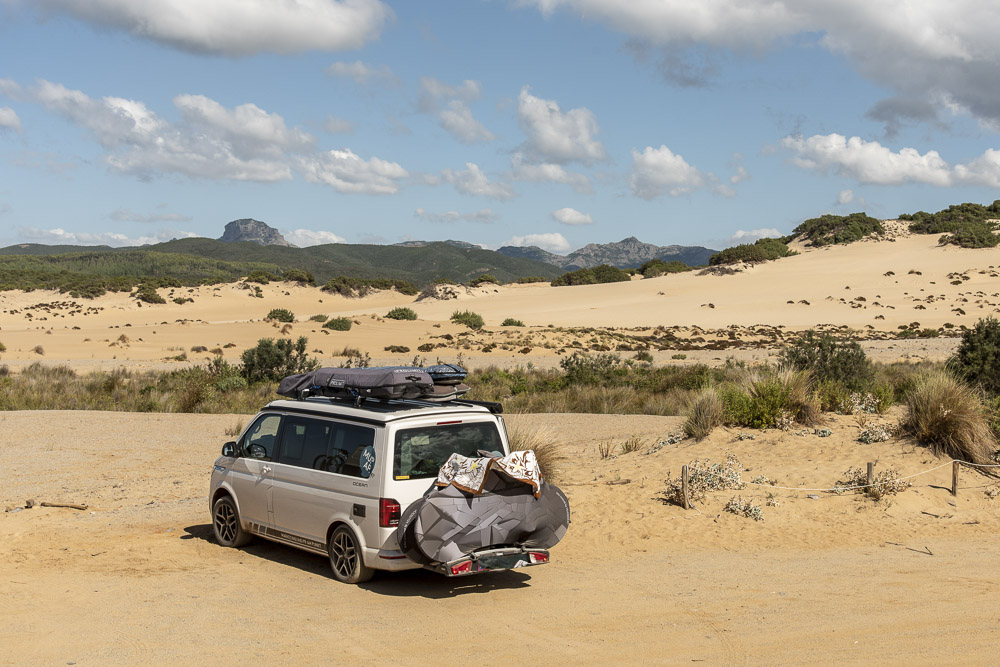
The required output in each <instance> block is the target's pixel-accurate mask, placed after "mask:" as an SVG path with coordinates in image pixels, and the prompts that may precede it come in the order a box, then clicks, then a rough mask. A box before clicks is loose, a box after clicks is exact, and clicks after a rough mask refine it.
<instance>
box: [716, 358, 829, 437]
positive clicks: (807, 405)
mask: <svg viewBox="0 0 1000 667" xmlns="http://www.w3.org/2000/svg"><path fill="white" fill-rule="evenodd" d="M719 396H720V398H721V399H722V403H723V405H724V407H725V415H726V422H727V423H729V424H733V425H735V426H747V427H750V428H775V427H778V428H788V427H789V426H791V424H792V423H793V422H794V423H798V424H803V425H805V426H811V425H812V424H815V423H817V422H818V421H819V419H820V406H819V403H818V402H817V400H816V398H815V397H814V396H813V392H812V378H811V377H810V374H809V372H808V371H799V370H793V369H790V368H784V369H781V368H778V369H775V368H770V367H759V368H753V369H747V370H744V371H743V372H742V373H741V374H740V376H739V377H738V378H737V380H736V382H733V383H727V384H725V385H723V386H722V387H721V388H720V390H719Z"/></svg>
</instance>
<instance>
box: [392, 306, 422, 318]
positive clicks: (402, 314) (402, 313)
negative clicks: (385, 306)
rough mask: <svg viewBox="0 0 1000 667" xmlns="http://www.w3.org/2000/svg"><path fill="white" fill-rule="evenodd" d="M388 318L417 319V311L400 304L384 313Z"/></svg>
mask: <svg viewBox="0 0 1000 667" xmlns="http://www.w3.org/2000/svg"><path fill="white" fill-rule="evenodd" d="M385 316H386V317H387V318H389V319H390V320H415V319H417V313H416V312H414V310H413V309H412V308H406V307H405V306H400V307H398V308H393V309H392V310H390V311H389V312H388V313H386V314H385Z"/></svg>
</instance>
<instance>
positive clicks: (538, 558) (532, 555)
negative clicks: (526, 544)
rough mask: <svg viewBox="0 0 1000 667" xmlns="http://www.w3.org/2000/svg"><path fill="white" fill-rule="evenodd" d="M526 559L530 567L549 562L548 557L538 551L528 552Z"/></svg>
mask: <svg viewBox="0 0 1000 667" xmlns="http://www.w3.org/2000/svg"><path fill="white" fill-rule="evenodd" d="M528 558H529V560H530V561H531V564H532V565H535V564H541V563H548V562H549V555H548V554H547V553H545V552H540V551H529V552H528Z"/></svg>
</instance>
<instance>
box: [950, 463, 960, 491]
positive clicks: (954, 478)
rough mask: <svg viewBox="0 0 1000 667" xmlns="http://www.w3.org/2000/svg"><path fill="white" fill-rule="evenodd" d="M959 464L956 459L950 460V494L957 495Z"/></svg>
mask: <svg viewBox="0 0 1000 667" xmlns="http://www.w3.org/2000/svg"><path fill="white" fill-rule="evenodd" d="M960 465H961V464H960V463H959V462H958V461H952V462H951V495H953V496H957V495H958V466H960Z"/></svg>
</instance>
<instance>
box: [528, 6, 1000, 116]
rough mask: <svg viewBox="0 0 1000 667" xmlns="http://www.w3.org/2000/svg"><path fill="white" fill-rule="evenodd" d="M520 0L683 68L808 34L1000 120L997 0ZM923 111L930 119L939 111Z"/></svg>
mask: <svg viewBox="0 0 1000 667" xmlns="http://www.w3.org/2000/svg"><path fill="white" fill-rule="evenodd" d="M519 1H520V4H527V5H535V6H537V7H538V8H539V9H540V10H541V11H542V12H543V13H544V14H551V13H553V12H554V11H556V10H557V9H559V8H567V9H569V10H570V11H573V12H574V13H576V14H578V15H579V16H581V17H583V18H586V19H588V20H596V21H599V22H602V23H605V24H606V25H608V26H609V27H610V28H612V29H613V30H616V31H619V32H621V33H623V34H625V35H627V36H628V37H630V38H633V40H634V41H637V42H640V43H642V44H644V45H649V46H655V47H660V48H662V49H663V53H664V60H665V61H666V62H665V63H664V64H665V65H667V66H669V65H670V64H671V63H673V64H674V65H676V64H677V63H676V61H678V60H679V61H680V65H681V67H683V66H684V65H685V61H686V60H687V61H690V60H696V61H697V60H698V59H702V60H704V59H706V56H707V59H708V60H709V61H711V59H712V58H713V56H714V55H717V54H718V53H724V51H725V50H737V51H752V52H763V51H764V50H766V49H768V48H772V47H775V46H781V45H783V44H785V43H786V42H787V39H788V38H789V37H791V36H795V35H803V36H805V37H806V38H807V39H815V40H816V41H817V42H818V44H819V45H820V46H821V47H823V48H826V49H827V50H829V51H830V52H832V53H835V54H842V55H844V56H846V57H847V58H848V59H849V60H850V61H852V62H853V64H854V65H855V66H856V67H857V69H858V70H859V71H860V72H861V73H862V74H863V75H864V76H866V77H868V78H869V79H871V80H873V81H875V82H877V83H879V84H882V85H884V86H886V87H888V88H890V89H892V90H894V91H895V92H896V94H897V97H899V98H901V99H918V100H931V101H933V104H935V105H936V106H937V107H938V108H939V109H942V110H946V109H947V108H948V107H951V108H958V109H961V110H963V111H965V112H968V113H970V114H972V115H973V116H974V117H976V118H978V119H980V120H984V121H987V122H989V123H991V124H994V125H995V124H997V123H998V122H1000V70H998V69H997V67H996V66H995V64H996V62H998V61H1000V41H998V40H997V39H996V35H995V32H996V31H995V25H996V6H995V5H994V4H993V3H989V2H983V1H982V0H952V1H951V2H931V1H925V2H912V1H911V0H882V1H881V2H874V3H873V2H871V0H839V1H838V2H815V1H804V2H803V1H800V2H774V1H773V0H711V1H710V2H690V1H689V0H657V1H653V0H635V1H633V2H621V1H620V0H519ZM713 50H714V51H715V52H716V53H715V54H713ZM687 64H688V65H689V66H690V63H687ZM695 69H697V68H695ZM879 111H880V113H883V114H884V113H886V112H888V113H889V114H890V115H892V114H893V113H895V112H893V111H892V110H891V109H885V108H882V109H880V110H879ZM911 111H912V110H911ZM904 112H905V113H910V111H906V110H904ZM920 113H921V117H922V118H921V119H928V120H931V121H932V122H933V120H934V116H933V115H928V114H926V112H920ZM909 118H912V116H910V117H909ZM884 120H886V122H887V123H889V122H890V121H891V119H888V118H887V119H884Z"/></svg>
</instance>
